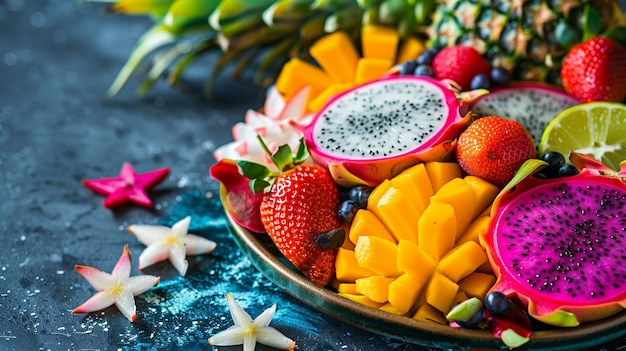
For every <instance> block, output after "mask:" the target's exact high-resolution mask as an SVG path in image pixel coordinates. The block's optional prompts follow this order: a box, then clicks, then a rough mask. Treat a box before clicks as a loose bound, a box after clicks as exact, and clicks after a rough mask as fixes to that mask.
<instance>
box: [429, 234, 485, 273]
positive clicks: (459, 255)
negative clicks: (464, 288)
mask: <svg viewBox="0 0 626 351" xmlns="http://www.w3.org/2000/svg"><path fill="white" fill-rule="evenodd" d="M485 262H487V253H486V252H485V249H483V248H482V246H480V245H478V244H477V243H476V242H474V241H466V242H465V243H463V244H461V245H459V246H456V247H454V248H453V249H452V250H450V251H449V252H448V253H447V254H446V255H445V256H444V257H443V258H442V259H441V261H439V265H438V266H437V268H438V270H439V271H440V272H441V273H443V274H445V275H446V276H447V277H448V278H450V279H451V280H452V281H454V282H458V281H460V280H461V279H463V278H465V277H467V276H468V275H470V274H471V273H472V272H474V271H475V270H476V268H478V267H479V266H480V265H482V264H483V263H485Z"/></svg>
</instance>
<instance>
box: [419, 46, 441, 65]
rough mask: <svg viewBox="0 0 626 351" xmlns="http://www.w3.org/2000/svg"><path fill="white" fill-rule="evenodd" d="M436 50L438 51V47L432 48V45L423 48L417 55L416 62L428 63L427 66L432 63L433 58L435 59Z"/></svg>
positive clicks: (420, 63)
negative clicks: (425, 48)
mask: <svg viewBox="0 0 626 351" xmlns="http://www.w3.org/2000/svg"><path fill="white" fill-rule="evenodd" d="M438 52H439V49H437V48H434V47H433V48H429V49H427V50H425V51H424V52H422V53H421V54H420V55H419V56H418V57H417V64H418V65H429V66H430V65H432V64H433V60H434V59H435V56H437V53H438Z"/></svg>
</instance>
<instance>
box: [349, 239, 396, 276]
mask: <svg viewBox="0 0 626 351" xmlns="http://www.w3.org/2000/svg"><path fill="white" fill-rule="evenodd" d="M354 253H355V257H356V262H357V263H358V265H359V266H360V267H362V268H367V269H368V270H370V271H373V272H376V273H377V274H378V275H381V276H384V277H398V276H400V274H401V273H400V271H399V270H398V266H397V264H396V262H397V259H398V246H397V245H396V244H394V243H391V242H389V241H387V240H385V239H382V238H379V237H377V236H360V237H359V239H358V240H357V242H356V247H355V248H354Z"/></svg>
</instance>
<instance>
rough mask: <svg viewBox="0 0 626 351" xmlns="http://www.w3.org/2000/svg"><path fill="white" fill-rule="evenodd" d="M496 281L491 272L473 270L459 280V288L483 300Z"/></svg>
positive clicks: (468, 294) (470, 295)
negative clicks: (473, 271)
mask: <svg viewBox="0 0 626 351" xmlns="http://www.w3.org/2000/svg"><path fill="white" fill-rule="evenodd" d="M495 283H496V277H495V276H494V275H493V274H486V273H479V272H475V273H472V274H470V275H468V276H467V277H465V278H464V279H462V280H461V281H460V282H459V289H461V290H462V291H465V293H466V294H467V296H469V297H477V298H479V299H481V300H483V301H485V295H487V292H488V291H489V289H491V288H492V287H493V285H494V284H495Z"/></svg>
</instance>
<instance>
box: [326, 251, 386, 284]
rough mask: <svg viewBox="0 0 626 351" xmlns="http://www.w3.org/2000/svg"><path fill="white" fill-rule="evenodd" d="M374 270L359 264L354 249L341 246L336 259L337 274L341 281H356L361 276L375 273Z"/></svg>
mask: <svg viewBox="0 0 626 351" xmlns="http://www.w3.org/2000/svg"><path fill="white" fill-rule="evenodd" d="M375 274H376V273H374V272H373V271H372V270H370V269H367V268H364V267H361V266H359V264H358V262H357V260H356V256H355V253H354V251H352V250H346V249H344V248H341V247H340V248H339V249H338V250H337V258H336V259H335V275H336V276H337V279H338V280H339V281H341V282H351V283H354V281H355V280H357V279H359V278H364V277H369V276H372V275H375Z"/></svg>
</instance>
